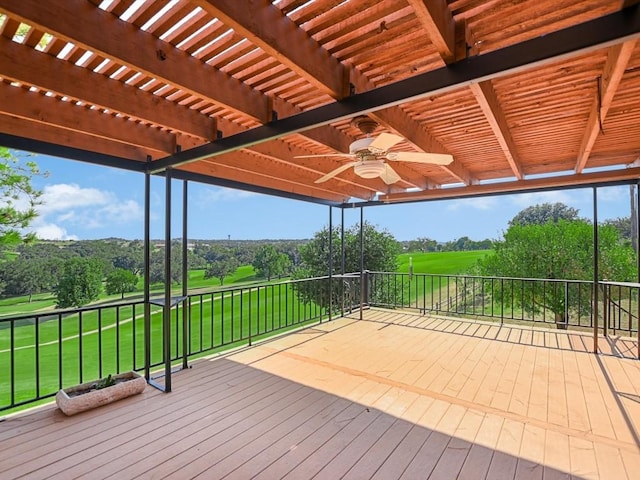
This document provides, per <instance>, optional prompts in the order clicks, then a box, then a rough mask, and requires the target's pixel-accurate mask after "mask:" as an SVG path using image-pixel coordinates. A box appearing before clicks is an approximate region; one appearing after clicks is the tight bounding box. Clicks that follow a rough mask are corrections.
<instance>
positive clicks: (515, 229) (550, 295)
mask: <svg viewBox="0 0 640 480" xmlns="http://www.w3.org/2000/svg"><path fill="white" fill-rule="evenodd" d="M598 244H599V245H598V253H599V274H600V279H608V280H619V281H630V280H632V279H633V272H634V261H633V250H632V249H631V248H630V247H628V246H624V245H623V244H622V242H621V241H620V237H619V235H618V232H617V231H616V229H615V228H614V227H612V226H600V227H599V229H598ZM593 255H594V252H593V225H592V224H591V223H589V222H588V221H586V220H574V221H566V220H559V221H558V222H556V223H553V222H547V223H543V224H527V225H522V224H518V223H516V224H514V225H512V226H511V227H509V229H508V230H507V231H506V232H505V234H504V239H503V240H502V241H497V242H494V251H493V252H492V253H491V254H490V255H488V256H487V257H485V258H484V259H483V260H481V261H480V262H479V270H480V274H481V275H484V276H497V277H517V278H540V279H566V280H592V279H593ZM554 285H555V284H554ZM573 287H576V286H575V285H570V286H569V288H571V289H573ZM499 295H500V297H501V298H502V300H503V301H505V300H508V301H512V302H514V303H515V304H516V305H519V306H520V307H522V308H523V309H525V311H528V312H529V313H539V312H541V311H543V310H544V309H548V310H550V311H551V312H552V313H553V314H554V315H555V319H556V323H557V325H558V327H559V328H563V327H564V326H566V323H567V320H568V319H567V318H566V314H567V312H569V311H570V310H572V309H573V310H575V309H577V308H580V307H588V306H590V292H589V289H584V288H582V290H578V289H577V287H576V290H572V291H570V292H569V295H568V296H567V295H565V292H564V289H561V288H551V287H550V288H541V286H540V284H536V283H534V282H515V283H512V284H510V285H509V287H508V288H505V291H502V292H499ZM565 301H568V304H565Z"/></svg>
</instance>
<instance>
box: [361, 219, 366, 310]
mask: <svg viewBox="0 0 640 480" xmlns="http://www.w3.org/2000/svg"><path fill="white" fill-rule="evenodd" d="M363 224H364V207H360V320H362V318H363V316H364V315H363V310H364V289H365V285H364V225H363Z"/></svg>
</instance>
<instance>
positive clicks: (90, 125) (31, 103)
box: [0, 83, 176, 156]
mask: <svg viewBox="0 0 640 480" xmlns="http://www.w3.org/2000/svg"><path fill="white" fill-rule="evenodd" d="M0 114H4V115H11V116H15V117H18V118H23V119H25V120H30V121H32V122H36V123H37V124H41V125H50V126H55V127H59V128H63V129H65V130H69V131H71V132H79V133H84V134H88V135H92V136H95V137H98V138H102V139H104V140H108V141H112V142H118V143H124V144H126V145H131V146H134V147H140V148H143V149H146V150H152V151H155V152H156V156H160V155H162V154H164V155H167V154H171V153H173V152H175V151H176V136H175V135H172V134H167V133H166V132H161V131H160V130H158V129H155V128H150V127H148V126H146V125H143V124H140V123H136V122H134V121H131V120H126V119H124V118H117V117H115V116H114V115H113V114H110V113H104V112H103V111H100V110H91V109H89V108H87V107H86V106H81V105H77V104H76V103H75V102H70V101H66V102H64V101H60V100H58V99H55V98H53V97H48V96H46V95H43V94H42V93H37V92H31V91H29V90H26V89H24V88H19V87H13V86H11V85H8V84H6V83H0ZM34 128H38V125H34Z"/></svg>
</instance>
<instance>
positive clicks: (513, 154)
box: [469, 80, 523, 180]
mask: <svg viewBox="0 0 640 480" xmlns="http://www.w3.org/2000/svg"><path fill="white" fill-rule="evenodd" d="M469 87H470V88H471V92H472V93H473V95H474V97H475V98H476V100H477V102H478V105H480V108H481V109H482V112H483V113H484V115H485V117H486V118H487V121H488V122H489V125H490V126H491V129H492V130H493V133H494V135H495V136H496V139H497V140H498V143H499V144H500V148H502V151H503V152H504V156H505V157H506V159H507V162H509V167H511V170H512V171H513V174H514V176H515V177H516V178H517V179H518V180H522V179H523V174H522V166H521V162H520V159H519V158H518V151H517V149H516V144H515V142H514V141H513V137H512V136H511V131H510V129H509V125H508V124H507V119H506V118H505V116H504V112H503V111H502V108H501V107H500V102H499V101H498V97H497V95H496V92H495V90H494V89H493V86H492V85H491V81H490V80H488V81H485V82H479V83H472V84H471V85H470V86H469Z"/></svg>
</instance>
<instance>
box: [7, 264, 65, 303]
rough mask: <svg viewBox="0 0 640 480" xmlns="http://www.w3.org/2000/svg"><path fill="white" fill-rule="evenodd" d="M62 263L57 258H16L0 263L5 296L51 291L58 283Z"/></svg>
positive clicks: (30, 294)
mask: <svg viewBox="0 0 640 480" xmlns="http://www.w3.org/2000/svg"><path fill="white" fill-rule="evenodd" d="M61 266H62V261H61V260H60V259H57V258H51V259H46V258H38V257H36V258H24V259H23V258H18V259H16V260H13V261H11V262H6V263H0V278H2V279H3V280H4V282H5V291H4V294H5V295H8V296H9V295H12V296H15V295H29V302H31V298H32V295H33V294H35V293H41V292H47V291H51V290H52V289H53V288H54V287H55V286H56V285H57V284H58V281H59V277H60V270H61Z"/></svg>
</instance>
